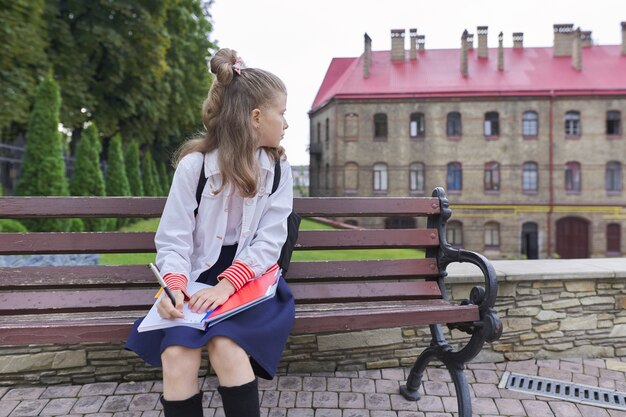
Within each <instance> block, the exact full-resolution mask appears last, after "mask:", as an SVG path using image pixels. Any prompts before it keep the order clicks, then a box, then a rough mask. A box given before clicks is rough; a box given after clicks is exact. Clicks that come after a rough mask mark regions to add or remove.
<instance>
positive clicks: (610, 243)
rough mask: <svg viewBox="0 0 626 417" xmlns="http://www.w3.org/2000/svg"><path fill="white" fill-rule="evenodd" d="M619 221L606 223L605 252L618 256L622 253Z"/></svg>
mask: <svg viewBox="0 0 626 417" xmlns="http://www.w3.org/2000/svg"><path fill="white" fill-rule="evenodd" d="M620 229H621V226H620V224H619V223H609V224H607V225H606V254H607V255H610V256H620V255H621V254H622V231H621V230H620Z"/></svg>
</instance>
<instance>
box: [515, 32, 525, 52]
mask: <svg viewBox="0 0 626 417" xmlns="http://www.w3.org/2000/svg"><path fill="white" fill-rule="evenodd" d="M523 47H524V32H515V33H514V34H513V48H520V49H521V48H523Z"/></svg>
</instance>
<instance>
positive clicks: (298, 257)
mask: <svg viewBox="0 0 626 417" xmlns="http://www.w3.org/2000/svg"><path fill="white" fill-rule="evenodd" d="M158 225H159V219H149V220H140V221H139V222H137V223H134V224H132V225H130V226H127V227H123V228H122V229H121V231H124V232H154V231H156V229H157V226H158ZM331 229H333V227H331V226H328V225H326V224H323V223H319V222H316V221H314V220H310V219H302V223H301V224H300V230H331ZM423 257H424V252H423V251H421V250H418V249H345V250H310V251H294V253H293V257H292V260H293V261H325V260H359V259H414V258H423ZM149 262H154V253H124V254H110V253H107V254H102V255H100V264H101V265H137V264H147V263H149Z"/></svg>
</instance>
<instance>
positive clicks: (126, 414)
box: [113, 411, 141, 417]
mask: <svg viewBox="0 0 626 417" xmlns="http://www.w3.org/2000/svg"><path fill="white" fill-rule="evenodd" d="M113 417H141V411H120V412H117V413H114V414H113Z"/></svg>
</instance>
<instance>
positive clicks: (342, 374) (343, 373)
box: [335, 370, 404, 378]
mask: <svg viewBox="0 0 626 417" xmlns="http://www.w3.org/2000/svg"><path fill="white" fill-rule="evenodd" d="M403 371H404V370H403ZM335 377H337V378H358V377H359V372H358V371H337V372H335Z"/></svg>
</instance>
